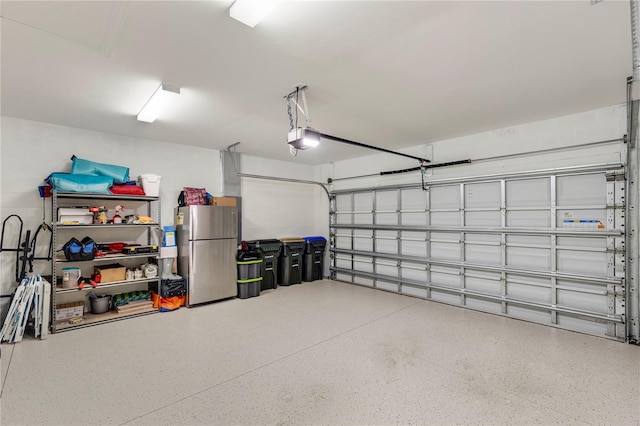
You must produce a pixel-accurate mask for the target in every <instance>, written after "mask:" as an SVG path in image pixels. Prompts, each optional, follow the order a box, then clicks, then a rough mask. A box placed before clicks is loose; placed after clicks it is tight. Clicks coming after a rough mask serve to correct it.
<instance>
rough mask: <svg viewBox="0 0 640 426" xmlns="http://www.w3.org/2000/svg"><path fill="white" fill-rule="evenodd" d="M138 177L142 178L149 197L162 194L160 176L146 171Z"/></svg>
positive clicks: (145, 191)
mask: <svg viewBox="0 0 640 426" xmlns="http://www.w3.org/2000/svg"><path fill="white" fill-rule="evenodd" d="M138 179H140V183H141V184H142V189H144V193H145V194H146V195H148V196H149V197H157V196H159V195H160V176H158V175H154V174H152V173H146V174H143V175H140V176H139V178H138Z"/></svg>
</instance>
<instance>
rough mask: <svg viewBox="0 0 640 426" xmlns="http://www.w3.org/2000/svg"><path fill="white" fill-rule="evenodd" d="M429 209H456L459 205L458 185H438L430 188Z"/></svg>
mask: <svg viewBox="0 0 640 426" xmlns="http://www.w3.org/2000/svg"><path fill="white" fill-rule="evenodd" d="M429 192H430V194H429V197H430V198H429V201H430V202H431V206H430V207H431V209H457V208H458V207H460V187H459V186H458V185H452V186H438V187H433V188H430V190H429Z"/></svg>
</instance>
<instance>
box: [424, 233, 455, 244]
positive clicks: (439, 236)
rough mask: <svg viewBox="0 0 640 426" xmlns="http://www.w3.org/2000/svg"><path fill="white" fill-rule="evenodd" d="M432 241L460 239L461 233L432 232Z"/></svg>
mask: <svg viewBox="0 0 640 426" xmlns="http://www.w3.org/2000/svg"><path fill="white" fill-rule="evenodd" d="M430 238H431V241H455V242H459V241H460V234H459V233H457V232H431V233H430Z"/></svg>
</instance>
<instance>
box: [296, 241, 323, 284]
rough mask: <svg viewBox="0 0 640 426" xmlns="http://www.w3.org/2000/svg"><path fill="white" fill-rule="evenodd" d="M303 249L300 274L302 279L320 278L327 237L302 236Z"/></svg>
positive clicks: (314, 279) (313, 279)
mask: <svg viewBox="0 0 640 426" xmlns="http://www.w3.org/2000/svg"><path fill="white" fill-rule="evenodd" d="M304 241H305V251H304V259H303V262H302V276H303V279H304V281H306V282H310V281H316V280H321V279H322V271H324V250H325V247H326V246H327V239H326V238H324V237H319V236H313V237H304Z"/></svg>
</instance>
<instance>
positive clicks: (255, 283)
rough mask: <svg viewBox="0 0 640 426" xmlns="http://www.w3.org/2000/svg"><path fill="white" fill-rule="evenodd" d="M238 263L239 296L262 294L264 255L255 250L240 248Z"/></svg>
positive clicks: (247, 296)
mask: <svg viewBox="0 0 640 426" xmlns="http://www.w3.org/2000/svg"><path fill="white" fill-rule="evenodd" d="M236 264H237V265H238V280H237V284H238V298H239V299H247V298H249V297H256V296H260V287H261V285H260V283H261V282H262V276H261V275H260V269H261V266H262V255H261V254H260V253H258V252H257V251H255V250H239V251H238V257H237V260H236Z"/></svg>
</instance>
